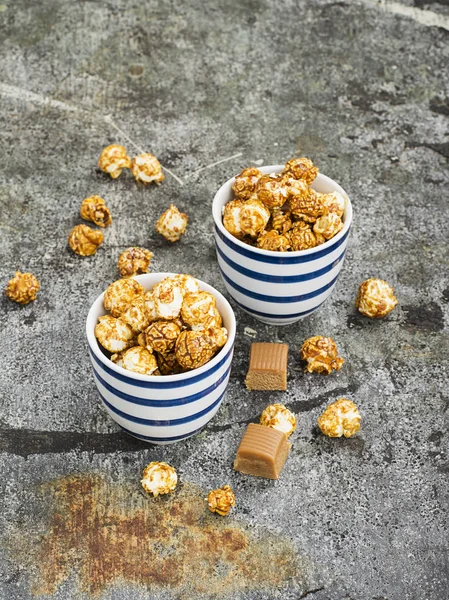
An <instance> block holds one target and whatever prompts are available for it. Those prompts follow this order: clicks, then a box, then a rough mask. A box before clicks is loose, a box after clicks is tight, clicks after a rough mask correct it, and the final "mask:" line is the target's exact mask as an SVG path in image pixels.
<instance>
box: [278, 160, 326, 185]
mask: <svg viewBox="0 0 449 600" xmlns="http://www.w3.org/2000/svg"><path fill="white" fill-rule="evenodd" d="M284 173H288V174H291V175H292V177H294V178H295V179H303V180H304V181H305V182H306V183H307V185H310V184H311V183H312V181H314V180H315V179H316V176H317V175H318V168H317V167H314V166H313V163H312V161H311V160H309V159H308V158H293V159H292V160H289V161H288V162H287V163H286V165H285V167H284Z"/></svg>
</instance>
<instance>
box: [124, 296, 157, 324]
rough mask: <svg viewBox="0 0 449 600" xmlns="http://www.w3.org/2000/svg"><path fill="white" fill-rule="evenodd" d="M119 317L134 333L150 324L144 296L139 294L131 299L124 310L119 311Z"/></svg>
mask: <svg viewBox="0 0 449 600" xmlns="http://www.w3.org/2000/svg"><path fill="white" fill-rule="evenodd" d="M120 318H121V319H122V321H124V322H125V323H127V324H128V325H129V326H130V327H131V328H132V330H133V331H135V332H136V333H140V332H141V331H143V330H144V329H146V328H147V327H148V326H149V324H150V317H149V316H148V312H147V308H146V305H145V298H144V296H139V297H138V298H136V299H135V300H133V301H132V303H131V304H130V305H129V306H128V308H127V309H126V310H125V312H123V313H121V315H120Z"/></svg>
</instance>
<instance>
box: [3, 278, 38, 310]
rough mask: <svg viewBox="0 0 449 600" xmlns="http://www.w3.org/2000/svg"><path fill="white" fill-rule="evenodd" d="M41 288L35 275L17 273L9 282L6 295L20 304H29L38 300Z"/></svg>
mask: <svg viewBox="0 0 449 600" xmlns="http://www.w3.org/2000/svg"><path fill="white" fill-rule="evenodd" d="M39 287H40V285H39V282H38V280H37V279H36V277H35V276H34V275H32V274H31V273H21V272H20V271H16V274H15V276H14V277H13V278H12V279H10V280H9V281H8V285H7V286H6V289H5V294H6V295H7V296H8V298H9V299H10V300H13V301H14V302H17V303H18V304H28V303H29V302H32V301H33V300H36V296H37V293H38V291H39Z"/></svg>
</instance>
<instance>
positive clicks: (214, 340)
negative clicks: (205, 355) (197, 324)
mask: <svg viewBox="0 0 449 600" xmlns="http://www.w3.org/2000/svg"><path fill="white" fill-rule="evenodd" d="M205 331H206V333H207V335H208V336H209V338H210V340H211V344H212V345H213V347H214V351H216V350H218V349H219V348H223V346H224V345H225V344H226V342H227V341H228V330H227V329H226V327H209V328H208V329H206V330H205Z"/></svg>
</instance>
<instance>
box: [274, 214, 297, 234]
mask: <svg viewBox="0 0 449 600" xmlns="http://www.w3.org/2000/svg"><path fill="white" fill-rule="evenodd" d="M271 226H272V228H273V229H275V230H276V231H279V233H280V234H281V235H285V234H286V233H287V231H290V229H291V228H292V220H291V213H290V212H289V211H287V212H282V211H281V210H273V212H272V213H271Z"/></svg>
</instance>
